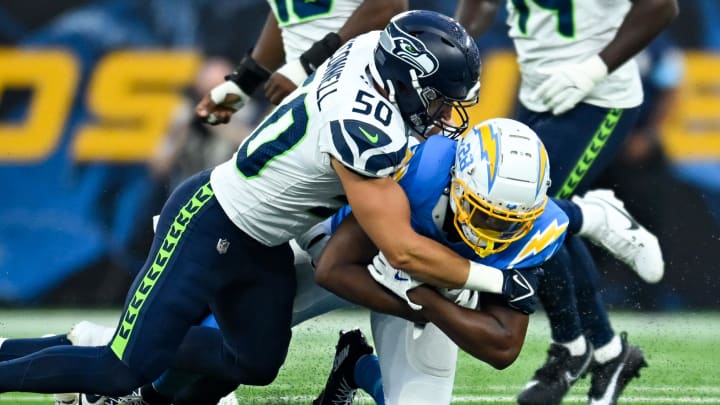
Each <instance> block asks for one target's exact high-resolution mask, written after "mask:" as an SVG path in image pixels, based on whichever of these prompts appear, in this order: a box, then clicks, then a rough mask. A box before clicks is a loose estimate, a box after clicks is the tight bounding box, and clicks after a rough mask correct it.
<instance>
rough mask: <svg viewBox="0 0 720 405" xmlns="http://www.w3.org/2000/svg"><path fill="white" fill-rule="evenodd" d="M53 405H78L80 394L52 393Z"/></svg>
mask: <svg viewBox="0 0 720 405" xmlns="http://www.w3.org/2000/svg"><path fill="white" fill-rule="evenodd" d="M53 398H55V405H80V394H54V395H53Z"/></svg>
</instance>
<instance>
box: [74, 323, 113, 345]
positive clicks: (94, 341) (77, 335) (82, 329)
mask: <svg viewBox="0 0 720 405" xmlns="http://www.w3.org/2000/svg"><path fill="white" fill-rule="evenodd" d="M114 334H115V328H109V327H107V326H103V325H98V324H96V323H93V322H90V321H80V322H78V323H76V324H75V325H73V327H72V329H70V332H68V334H67V338H68V340H69V341H70V342H72V344H73V346H89V347H96V346H105V345H106V344H108V343H109V342H110V340H111V339H112V337H113V335H114Z"/></svg>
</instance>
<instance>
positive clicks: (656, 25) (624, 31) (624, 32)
mask: <svg viewBox="0 0 720 405" xmlns="http://www.w3.org/2000/svg"><path fill="white" fill-rule="evenodd" d="M677 14H678V4H677V1H676V0H635V1H634V2H633V5H632V7H631V8H630V11H629V12H628V14H627V15H626V16H625V19H624V20H623V23H622V24H621V25H620V28H619V29H618V32H617V34H616V35H615V38H614V39H613V40H612V41H611V42H610V43H609V44H608V45H607V46H606V47H605V49H603V50H602V52H600V58H601V59H602V60H603V62H605V65H607V68H608V72H612V71H613V70H615V69H617V68H618V67H620V66H622V65H623V64H624V63H625V62H627V61H628V60H629V59H630V58H632V57H633V56H635V54H637V53H638V52H640V50H642V49H643V48H645V47H646V46H647V45H648V44H649V43H650V42H651V41H652V40H653V39H654V38H655V37H656V36H657V35H658V34H659V33H660V32H661V31H662V30H663V29H665V28H666V27H667V26H668V25H669V24H670V22H672V20H673V19H674V18H675V17H676V16H677ZM648 16H652V18H649V17H648Z"/></svg>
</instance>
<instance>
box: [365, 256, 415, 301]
mask: <svg viewBox="0 0 720 405" xmlns="http://www.w3.org/2000/svg"><path fill="white" fill-rule="evenodd" d="M367 268H368V271H369V272H370V275H371V276H372V278H374V279H375V281H377V282H378V283H379V284H380V285H382V286H383V287H385V288H387V289H388V290H390V291H392V292H393V293H394V294H395V295H397V296H398V297H400V298H402V299H404V300H405V302H407V304H408V305H409V306H410V308H412V309H414V310H415V311H419V310H421V309H422V305H418V304H416V303H414V302H412V301H410V298H408V296H407V292H408V290H412V289H413V288H415V287H417V286H419V285H422V284H423V283H422V282H420V281H415V280H413V278H412V277H410V275H409V274H407V273H406V272H404V271H402V270H398V269H396V268H394V267H393V266H391V265H390V263H388V261H387V259H386V258H385V255H384V254H383V253H382V252H378V254H377V255H375V257H374V258H373V262H372V263H371V264H368V266H367Z"/></svg>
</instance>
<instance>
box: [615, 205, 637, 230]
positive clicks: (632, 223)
mask: <svg viewBox="0 0 720 405" xmlns="http://www.w3.org/2000/svg"><path fill="white" fill-rule="evenodd" d="M608 205H609V206H611V207H612V208H613V209H614V210H615V211H617V212H619V213H620V214H621V215H622V216H624V217H625V218H627V220H628V221H630V227H628V228H627V229H629V230H631V231H633V230H635V229H640V224H638V223H637V221H636V220H635V218H633V217H631V216H630V215H629V214H628V213H627V212H625V211H623V210H621V209H619V208H618V207H616V206H614V205H612V204H610V203H608Z"/></svg>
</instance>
